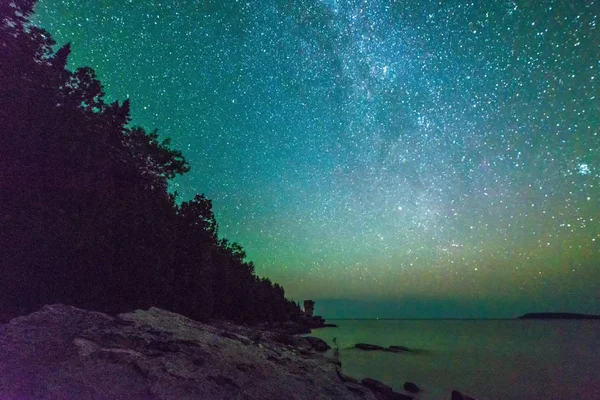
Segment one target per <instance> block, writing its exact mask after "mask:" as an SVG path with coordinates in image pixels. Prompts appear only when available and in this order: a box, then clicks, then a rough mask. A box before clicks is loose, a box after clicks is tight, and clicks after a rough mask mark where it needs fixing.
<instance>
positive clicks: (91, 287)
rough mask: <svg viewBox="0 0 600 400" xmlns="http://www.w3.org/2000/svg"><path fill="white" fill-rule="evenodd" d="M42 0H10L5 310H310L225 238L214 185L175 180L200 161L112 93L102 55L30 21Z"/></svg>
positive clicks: (0, 49) (5, 77)
mask: <svg viewBox="0 0 600 400" xmlns="http://www.w3.org/2000/svg"><path fill="white" fill-rule="evenodd" d="M35 3H36V0H13V1H12V2H10V1H9V2H7V1H2V2H0V318H2V319H3V320H7V319H8V318H11V317H14V316H16V315H22V314H25V313H29V312H32V311H35V310H37V309H39V308H40V307H41V306H43V305H44V304H52V303H64V304H70V305H74V306H77V307H82V308H86V309H90V310H97V311H102V312H107V313H111V314H114V313H118V312H124V311H129V310H133V309H136V308H148V307H150V306H156V307H160V308H164V309H167V310H171V311H174V312H177V313H180V314H183V315H185V316H188V317H191V318H194V319H198V320H206V319H210V318H219V319H230V320H234V321H236V322H242V323H255V322H277V321H286V320H289V319H296V318H297V317H298V315H299V314H300V309H299V307H298V305H297V304H295V303H294V302H293V301H290V300H287V299H286V298H285V293H284V290H283V288H282V287H281V286H279V285H278V284H277V283H275V284H274V283H272V282H271V281H270V280H269V279H267V278H260V277H258V276H257V275H256V274H255V272H254V265H253V264H252V262H249V261H247V260H246V254H245V252H244V250H243V249H242V247H241V246H240V245H238V244H237V243H230V242H229V241H228V240H227V239H224V238H219V235H218V224H217V222H216V220H215V216H214V214H213V211H212V203H211V201H210V200H209V199H207V198H206V197H204V196H203V195H196V196H195V198H194V199H192V200H189V201H183V202H181V203H179V202H178V201H177V199H176V197H177V194H171V193H169V191H168V182H169V180H171V179H173V178H174V177H175V176H177V175H180V174H184V173H186V172H188V171H189V170H190V166H189V165H188V163H187V162H186V160H185V158H184V157H183V155H182V153H181V152H180V151H178V150H175V149H173V148H171V147H170V142H169V140H168V139H167V140H163V141H160V140H159V136H158V134H157V132H156V131H154V132H146V131H145V130H144V129H143V128H141V127H132V126H130V112H129V100H125V101H124V102H122V103H119V102H114V103H111V104H107V103H105V101H104V92H103V89H102V85H101V83H100V82H99V81H98V79H96V76H95V73H94V70H93V69H91V68H88V67H84V68H78V69H77V70H75V71H70V70H68V69H67V68H66V65H67V60H68V56H69V53H70V51H71V49H70V46H69V45H68V44H67V45H65V46H63V47H61V48H59V49H58V50H56V51H54V50H53V47H54V46H55V45H56V43H55V42H54V40H53V39H52V36H51V35H50V34H49V33H48V32H46V31H44V30H43V29H41V28H39V27H36V26H33V25H32V24H31V23H30V21H29V17H30V16H31V15H32V13H33V11H34V6H35ZM0 322H2V321H0Z"/></svg>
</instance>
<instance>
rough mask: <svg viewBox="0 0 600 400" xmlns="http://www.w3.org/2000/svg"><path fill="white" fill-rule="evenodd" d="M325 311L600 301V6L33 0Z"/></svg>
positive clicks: (188, 181) (221, 217) (238, 230)
mask: <svg viewBox="0 0 600 400" xmlns="http://www.w3.org/2000/svg"><path fill="white" fill-rule="evenodd" d="M36 11H37V16H36V17H35V22H36V23H37V24H39V25H41V26H43V27H44V28H46V29H47V30H48V31H49V32H50V33H51V34H52V35H53V36H54V38H55V39H56V40H57V42H58V43H59V44H64V43H66V42H71V43H72V49H73V53H72V56H71V59H70V66H71V67H77V66H84V65H89V66H91V67H92V68H94V69H95V70H96V72H97V74H98V77H99V78H100V79H101V81H102V82H103V84H104V87H105V91H106V93H107V97H108V99H109V100H115V99H120V100H123V99H125V98H130V99H131V102H132V117H133V123H134V124H139V125H142V126H144V127H146V128H149V129H152V128H158V129H159V133H160V134H161V136H162V137H165V138H166V137H171V138H172V140H173V145H174V147H176V148H178V149H181V150H182V151H183V153H184V155H185V157H186V158H187V159H188V161H189V162H190V164H191V166H192V171H191V172H189V173H188V174H187V175H185V176H183V177H180V178H178V179H176V180H175V181H174V182H173V184H172V190H176V191H178V192H179V194H180V196H181V198H182V199H190V198H191V197H193V195H194V194H195V193H204V194H206V195H207V197H208V198H210V199H212V200H213V205H214V211H215V214H216V217H217V221H218V222H219V228H220V234H221V235H222V236H224V237H227V238H229V239H230V240H233V241H237V242H239V243H240V244H242V246H243V247H244V248H245V250H246V251H247V254H248V256H249V259H250V260H252V261H254V262H255V264H256V271H257V273H258V274H259V275H261V276H268V277H270V278H271V279H272V280H273V281H276V282H279V283H280V284H282V285H283V286H284V288H285V289H286V293H287V295H288V297H292V298H294V299H296V300H302V299H305V298H313V299H315V300H316V301H317V304H316V311H317V312H321V313H323V314H324V315H325V316H327V317H349V316H357V317H379V316H381V317H412V316H417V317H418V316H421V317H480V316H484V317H485V316H487V317H504V316H508V317H510V316H516V315H519V314H520V313H523V312H529V311H558V310H563V311H573V312H590V313H600V283H599V282H600V72H599V71H600V1H598V0H577V1H562V0H560V1H555V0H546V1H524V0H518V1H517V0H481V1H477V2H474V1H473V2H470V1H462V0H448V1H431V0H415V1H413V0H371V1H367V0H347V1H342V0H245V1H237V0H197V1H192V0H164V1H152V2H150V1H144V0H118V1H116V0H93V1H78V0H40V2H39V4H38V6H37V8H36Z"/></svg>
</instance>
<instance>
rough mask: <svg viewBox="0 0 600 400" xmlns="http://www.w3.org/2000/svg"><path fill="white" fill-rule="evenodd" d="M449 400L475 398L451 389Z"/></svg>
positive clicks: (471, 399)
mask: <svg viewBox="0 0 600 400" xmlns="http://www.w3.org/2000/svg"><path fill="white" fill-rule="evenodd" d="M450 400H475V399H474V398H473V397H471V396H467V395H466V394H463V393H461V392H459V391H458V390H453V391H452V395H451V396H450Z"/></svg>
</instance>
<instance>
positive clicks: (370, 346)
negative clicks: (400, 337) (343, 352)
mask: <svg viewBox="0 0 600 400" xmlns="http://www.w3.org/2000/svg"><path fill="white" fill-rule="evenodd" d="M354 347H356V348H357V349H361V350H383V347H381V346H378V345H376V344H369V343H357V344H355V345H354Z"/></svg>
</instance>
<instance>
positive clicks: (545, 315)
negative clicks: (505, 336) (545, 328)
mask: <svg viewBox="0 0 600 400" xmlns="http://www.w3.org/2000/svg"><path fill="white" fill-rule="evenodd" d="M517 319H599V320H600V315H593V314H577V313H563V312H541V313H527V314H524V315H521V316H520V317H518V318H517Z"/></svg>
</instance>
